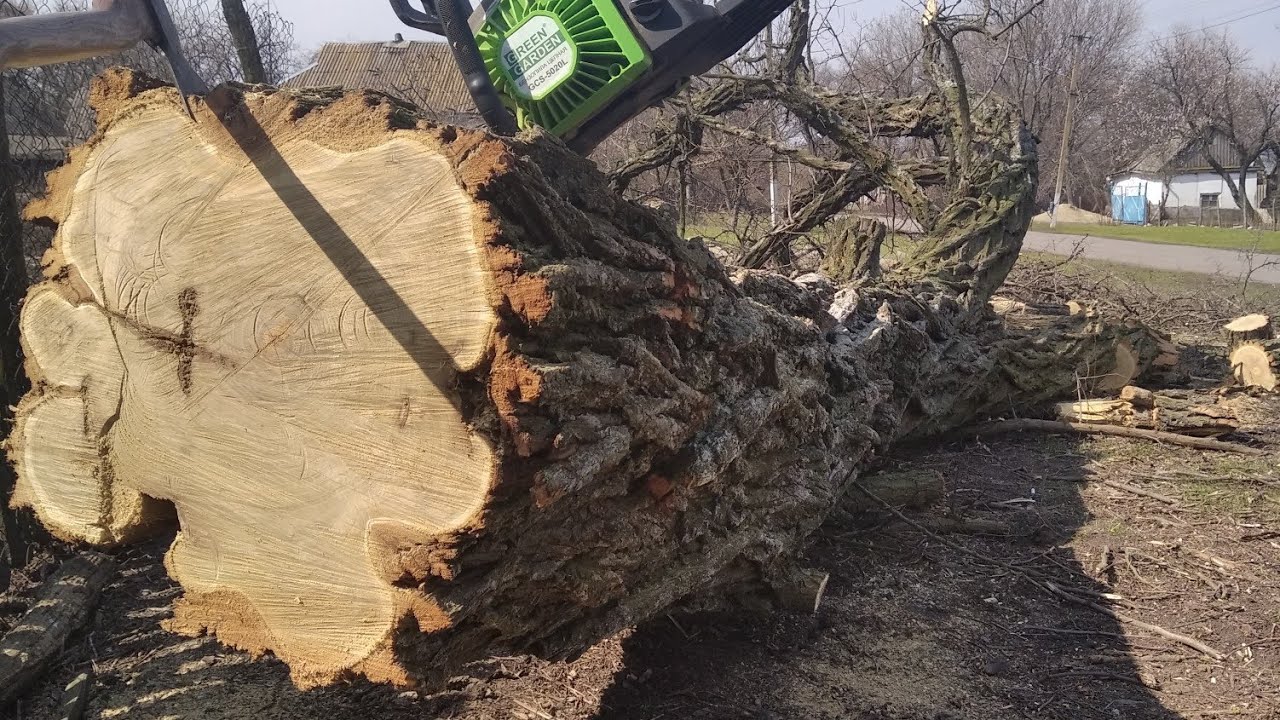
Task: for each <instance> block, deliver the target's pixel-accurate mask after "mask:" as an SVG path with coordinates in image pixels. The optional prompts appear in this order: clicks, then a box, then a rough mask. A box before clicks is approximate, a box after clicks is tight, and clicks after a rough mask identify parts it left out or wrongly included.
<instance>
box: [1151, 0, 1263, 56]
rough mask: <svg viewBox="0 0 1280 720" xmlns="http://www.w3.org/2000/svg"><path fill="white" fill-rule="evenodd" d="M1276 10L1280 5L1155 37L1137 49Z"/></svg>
mask: <svg viewBox="0 0 1280 720" xmlns="http://www.w3.org/2000/svg"><path fill="white" fill-rule="evenodd" d="M1275 10H1280V3H1276V4H1274V5H1270V6H1267V7H1264V8H1262V9H1261V10H1254V11H1253V12H1249V13H1246V14H1244V15H1240V16H1238V17H1233V18H1228V19H1226V20H1222V21H1219V22H1216V23H1213V24H1212V25H1205V26H1202V27H1198V28H1194V29H1191V30H1183V31H1181V32H1176V33H1170V34H1168V35H1163V36H1160V37H1155V38H1152V39H1151V40H1149V41H1148V42H1146V43H1143V44H1142V45H1138V46H1137V47H1146V46H1149V45H1155V44H1156V43H1160V42H1165V41H1167V40H1176V39H1177V38H1180V37H1186V36H1187V35H1194V34H1196V33H1200V32H1204V31H1205V30H1212V29H1214V28H1219V27H1223V26H1225V25H1230V24H1232V23H1238V22H1240V21H1241V20H1248V19H1249V18H1251V17H1256V16H1258V15H1262V14H1263V13H1269V12H1273V11H1275Z"/></svg>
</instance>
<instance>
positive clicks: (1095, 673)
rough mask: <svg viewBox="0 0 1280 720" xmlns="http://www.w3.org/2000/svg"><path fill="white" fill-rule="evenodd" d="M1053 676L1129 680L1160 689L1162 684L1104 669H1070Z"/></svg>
mask: <svg viewBox="0 0 1280 720" xmlns="http://www.w3.org/2000/svg"><path fill="white" fill-rule="evenodd" d="M1049 677H1051V678H1067V677H1078V678H1093V679H1097V680H1116V681H1119V682H1127V683H1130V684H1133V685H1140V686H1142V687H1146V688H1151V689H1152V690H1159V689H1160V684H1159V683H1155V682H1147V681H1145V680H1143V679H1142V678H1140V677H1131V676H1129V675H1121V674H1120V673H1113V672H1106V671H1104V670H1068V671H1066V672H1060V673H1053V674H1052V675H1049Z"/></svg>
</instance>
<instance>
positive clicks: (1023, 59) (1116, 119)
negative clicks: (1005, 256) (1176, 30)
mask: <svg viewBox="0 0 1280 720" xmlns="http://www.w3.org/2000/svg"><path fill="white" fill-rule="evenodd" d="M950 5H951V6H954V3H952V4H950ZM970 7H971V8H972V9H973V10H974V12H972V13H970V17H971V19H982V18H984V17H985V19H986V21H987V22H988V23H989V25H990V27H991V28H992V29H991V30H990V31H988V32H962V33H961V34H960V35H959V36H957V38H956V44H957V48H958V50H959V51H960V52H961V53H962V54H963V57H964V73H965V78H966V83H967V85H968V88H969V90H970V93H971V94H972V96H973V97H974V102H975V103H976V104H981V103H982V102H984V98H985V97H988V96H995V97H1001V98H1003V99H1005V100H1006V101H1008V102H1009V103H1011V104H1012V105H1013V106H1014V107H1015V108H1017V109H1018V111H1019V112H1020V114H1021V115H1022V117H1023V119H1024V120H1025V122H1026V123H1027V126H1028V127H1029V128H1030V129H1031V131H1032V132H1033V133H1035V134H1036V136H1037V137H1038V138H1039V140H1040V142H1041V144H1042V145H1043V146H1045V147H1057V146H1058V145H1060V143H1061V137H1062V130H1063V126H1064V120H1065V116H1066V100H1067V80H1068V75H1069V70H1070V67H1071V58H1072V53H1073V50H1074V46H1075V45H1076V41H1075V40H1073V39H1072V36H1080V37H1083V38H1084V40H1083V41H1081V43H1080V46H1079V48H1078V50H1079V63H1080V67H1079V73H1078V77H1079V87H1078V92H1077V101H1078V102H1077V107H1076V113H1075V118H1076V122H1075V127H1076V130H1075V132H1074V133H1073V135H1072V142H1071V147H1070V153H1069V155H1070V157H1071V161H1072V162H1071V166H1070V167H1069V168H1068V174H1067V190H1068V196H1069V197H1071V198H1073V199H1074V200H1075V201H1077V202H1081V201H1083V203H1084V204H1086V205H1100V204H1105V202H1106V178H1107V176H1108V175H1110V174H1112V173H1114V172H1115V171H1117V170H1119V169H1122V168H1123V167H1124V166H1125V165H1126V164H1128V163H1131V162H1132V161H1133V160H1135V159H1136V158H1137V157H1139V156H1141V155H1142V154H1143V153H1144V152H1145V151H1146V150H1147V149H1148V148H1149V147H1150V145H1151V144H1152V143H1153V142H1154V141H1156V140H1158V139H1159V137H1160V136H1159V135H1158V132H1159V130H1160V129H1161V125H1160V124H1159V123H1154V122H1146V121H1145V120H1146V116H1147V115H1148V113H1149V108H1150V107H1152V106H1151V105H1150V104H1149V103H1148V102H1147V99H1148V96H1149V95H1150V91H1149V90H1148V89H1147V85H1148V84H1149V81H1148V80H1147V78H1146V77H1145V76H1144V73H1143V71H1142V68H1141V67H1134V65H1133V63H1132V54H1131V53H1130V52H1129V50H1128V48H1130V47H1131V46H1132V44H1133V43H1134V42H1135V41H1136V40H1137V38H1138V34H1139V32H1140V31H1141V28H1142V9H1141V5H1140V4H1139V3H1138V2H1137V0H1118V1H1116V2H1111V1H1110V0H1080V2H1070V3H1067V2H1048V3H1044V4H1038V3H1032V2H1028V0H992V1H991V3H989V5H988V4H985V3H981V4H975V5H974V6H970ZM988 8H989V9H988ZM945 12H947V13H952V14H954V13H956V12H957V8H955V7H952V8H951V9H950V10H946V11H945ZM1014 18H1017V19H1018V22H1016V23H1012V24H1009V25H1008V29H1007V30H1005V31H1004V32H1000V29H1001V28H1002V27H1004V25H1002V23H1008V21H1010V20H1012V19H1014ZM918 27H919V18H918V17H916V16H914V15H913V14H912V13H909V12H904V13H899V14H896V15H892V16H888V17H886V18H883V19H881V20H878V21H876V22H873V23H871V24H870V25H869V26H868V27H867V28H866V29H865V30H864V32H863V35H862V37H861V38H860V42H859V43H858V44H857V45H856V47H855V48H854V53H855V55H856V58H855V59H854V60H853V61H852V62H851V63H849V75H850V80H851V81H852V82H856V83H858V84H860V85H861V86H863V87H865V88H866V89H867V90H870V91H876V92H881V93H885V94H888V95H891V96H897V97H900V96H906V95H912V94H915V93H916V92H918V91H920V89H921V88H922V84H921V82H922V74H921V73H922V66H921V60H922V58H923V56H922V55H921V53H920V48H919V43H918V41H917V38H918V35H919V30H918ZM913 45H914V46H915V47H914V52H913ZM1138 118H1141V119H1142V120H1143V121H1142V122H1134V120H1135V119H1138ZM1057 161H1058V160H1057V157H1056V154H1047V155H1046V156H1045V157H1044V158H1043V161H1042V162H1041V164H1040V172H1041V173H1045V175H1044V176H1045V177H1050V178H1051V177H1053V175H1054V174H1055V173H1056V172H1057ZM1051 191H1052V185H1051V183H1041V184H1040V192H1039V198H1038V199H1039V202H1040V204H1041V205H1044V204H1046V203H1047V201H1048V199H1049V197H1048V194H1049V193H1050V192H1051Z"/></svg>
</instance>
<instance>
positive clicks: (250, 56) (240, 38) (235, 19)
mask: <svg viewBox="0 0 1280 720" xmlns="http://www.w3.org/2000/svg"><path fill="white" fill-rule="evenodd" d="M222 17H223V18H224V19H225V20H226V21H227V30H228V31H230V32H231V40H232V42H234V43H235V46H236V57H238V58H239V59H240V72H241V73H243V74H244V81H245V82H247V83H249V84H256V83H264V82H266V81H267V72H266V70H264V69H263V67H262V51H261V50H260V49H259V48H258V34H257V33H256V32H255V31H254V29H253V18H251V17H249V11H247V10H245V8H244V0H222Z"/></svg>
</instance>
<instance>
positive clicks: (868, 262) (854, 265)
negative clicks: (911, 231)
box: [822, 218, 889, 282]
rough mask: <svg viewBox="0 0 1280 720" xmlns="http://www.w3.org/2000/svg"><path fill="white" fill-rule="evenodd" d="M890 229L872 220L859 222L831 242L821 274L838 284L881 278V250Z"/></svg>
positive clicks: (848, 226)
mask: <svg viewBox="0 0 1280 720" xmlns="http://www.w3.org/2000/svg"><path fill="white" fill-rule="evenodd" d="M888 231H889V229H888V228H887V227H885V224H884V223H882V222H880V221H879V220H876V219H875V218H858V220H857V221H856V222H854V223H852V224H850V225H847V226H846V227H845V228H844V230H842V231H841V232H840V234H839V235H837V236H836V238H835V239H834V240H832V241H831V244H830V246H829V247H828V248H827V254H826V257H825V258H824V259H823V261H822V271H823V272H824V273H826V274H827V275H829V276H830V277H831V279H833V280H836V281H838V282H849V281H853V280H866V279H872V278H876V277H879V276H880V248H881V246H882V245H884V240H885V236H886V235H887V234H888Z"/></svg>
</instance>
